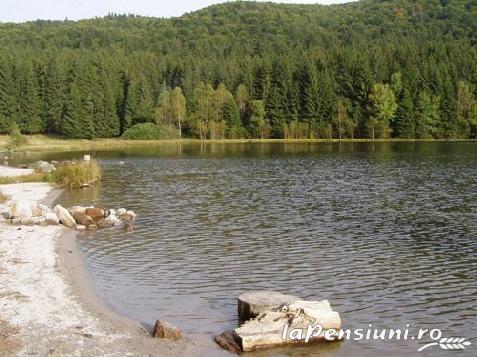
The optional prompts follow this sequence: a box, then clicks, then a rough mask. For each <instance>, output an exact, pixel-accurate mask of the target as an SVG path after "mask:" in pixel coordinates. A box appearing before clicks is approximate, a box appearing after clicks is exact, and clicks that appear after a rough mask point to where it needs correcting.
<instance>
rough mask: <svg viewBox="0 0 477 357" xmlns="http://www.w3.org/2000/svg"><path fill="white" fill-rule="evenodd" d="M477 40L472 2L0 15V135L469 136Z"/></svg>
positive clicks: (473, 126)
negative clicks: (86, 16) (167, 14)
mask: <svg viewBox="0 0 477 357" xmlns="http://www.w3.org/2000/svg"><path fill="white" fill-rule="evenodd" d="M476 46H477V0H391V1H370V0H365V1H360V2H357V3H350V4H345V5H333V6H321V5H285V4H273V3H255V2H234V3H226V4H222V5H215V6H211V7H209V8H206V9H204V10H201V11H198V12H194V13H190V14H186V15H184V16H182V17H180V18H173V19H158V18H146V17H137V16H120V15H110V16H107V17H105V18H97V19H91V20H83V21H79V22H72V21H67V20H65V21H61V22H60V21H36V22H29V23H24V24H0V133H6V132H8V130H9V128H10V127H11V125H12V123H17V124H18V125H19V126H20V128H21V130H22V132H23V133H27V134H33V133H52V134H53V133H54V134H60V135H65V136H67V137H72V138H95V137H115V136H119V135H121V134H122V133H123V132H124V131H126V130H127V129H128V128H130V127H131V126H133V125H135V124H138V123H143V122H155V123H157V124H159V125H160V127H161V130H164V132H165V133H167V135H169V136H179V133H180V132H181V133H182V135H183V136H188V137H198V138H203V139H205V138H207V139H209V138H211V139H218V138H226V137H228V138H241V137H250V138H260V137H274V138H282V137H285V138H305V137H324V138H329V137H334V138H340V137H342V138H348V137H363V138H372V137H398V138H475V137H476V135H477V101H476V98H477V49H476ZM179 129H180V130H179Z"/></svg>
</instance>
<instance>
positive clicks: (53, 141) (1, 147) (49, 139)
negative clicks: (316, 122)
mask: <svg viewBox="0 0 477 357" xmlns="http://www.w3.org/2000/svg"><path fill="white" fill-rule="evenodd" d="M25 137H26V138H27V144H25V145H22V146H20V147H17V148H15V151H29V150H37V151H57V150H62V151H79V150H108V149H121V148H125V147H141V146H167V145H181V144H183V145H201V144H202V145H208V144H219V145H221V144H274V143H276V144H305V143H310V144H313V143H325V144H326V143H399V142H476V141H477V139H374V140H373V139H220V140H210V139H208V140H200V139H181V140H179V139H173V140H124V139H121V138H112V139H93V140H86V139H64V138H58V137H53V136H45V135H30V136H25ZM8 144H9V137H8V136H7V135H0V152H2V151H4V152H7V151H8Z"/></svg>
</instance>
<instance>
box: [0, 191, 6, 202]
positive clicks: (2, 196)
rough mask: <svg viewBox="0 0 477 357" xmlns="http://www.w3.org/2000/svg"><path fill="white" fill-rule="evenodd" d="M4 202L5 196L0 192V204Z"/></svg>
mask: <svg viewBox="0 0 477 357" xmlns="http://www.w3.org/2000/svg"><path fill="white" fill-rule="evenodd" d="M6 200H7V196H5V195H4V194H2V193H1V192H0V203H3V202H5V201H6Z"/></svg>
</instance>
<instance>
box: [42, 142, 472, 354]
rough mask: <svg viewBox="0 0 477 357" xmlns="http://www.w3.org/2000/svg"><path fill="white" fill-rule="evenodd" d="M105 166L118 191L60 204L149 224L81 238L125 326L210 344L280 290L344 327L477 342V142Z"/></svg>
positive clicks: (151, 152) (130, 160)
mask: <svg viewBox="0 0 477 357" xmlns="http://www.w3.org/2000/svg"><path fill="white" fill-rule="evenodd" d="M94 154H95V155H96V157H97V158H98V159H99V160H100V163H101V165H102V167H103V169H104V182H103V183H102V184H101V185H100V186H97V187H95V188H91V189H87V190H83V191H75V192H69V193H66V194H65V195H64V196H63V198H62V202H63V203H65V204H78V203H80V204H81V203H84V204H93V205H100V206H105V207H116V208H119V207H122V206H125V207H127V208H129V209H133V210H134V211H136V212H137V214H138V219H137V224H136V229H135V230H134V232H132V233H124V232H122V231H118V230H105V231H100V232H98V233H95V234H90V235H84V236H81V237H80V238H79V242H80V247H81V250H82V253H83V255H84V259H85V261H86V265H87V268H88V271H89V272H90V274H91V277H92V279H93V283H94V286H95V288H96V290H97V292H98V294H99V296H100V297H101V298H102V299H104V301H105V302H106V303H107V304H109V305H110V306H111V307H112V308H114V309H116V310H118V311H119V312H121V313H123V314H125V315H127V316H130V317H133V318H135V319H139V320H141V321H143V322H144V323H146V324H152V323H153V322H154V321H155V320H156V319H159V318H161V319H165V320H168V321H170V322H172V323H173V324H175V325H177V326H179V327H180V328H182V329H183V330H185V331H187V332H191V333H207V334H210V335H212V334H217V333H220V332H222V331H224V330H226V329H231V328H234V327H235V326H236V324H237V321H236V315H237V312H236V311H237V304H236V298H237V296H238V295H239V294H240V293H242V292H244V291H247V290H253V289H273V290H278V291H282V292H285V293H292V294H296V295H299V296H301V297H302V298H305V299H320V300H321V299H328V300H329V301H330V302H331V304H332V307H333V308H334V309H335V310H337V311H339V312H340V315H341V317H342V321H343V326H344V327H346V328H368V325H369V324H372V327H373V328H374V327H376V328H402V329H404V328H406V324H410V329H411V330H413V329H418V328H424V329H432V328H440V329H442V330H443V336H445V337H449V336H463V337H464V336H465V337H467V338H469V339H471V340H472V339H475V338H476V337H477V279H476V277H477V254H476V253H477V241H476V238H477V144H476V143H375V144H364V143H361V144H240V145H239V144H237V145H232V144H228V145H203V146H199V145H189V146H182V147H179V146H161V147H153V148H147V149H145V148H133V149H131V148H130V149H124V150H119V151H104V152H96V153H94ZM42 155H43V157H44V158H46V159H52V158H59V157H75V156H76V157H79V155H78V154H75V153H69V154H57V153H52V154H42ZM476 343H477V342H476ZM417 348H419V343H418V342H417V341H398V342H388V341H386V342H382V341H379V342H376V341H371V342H369V341H368V342H360V343H355V342H345V343H343V344H341V345H340V344H333V345H332V346H327V347H322V346H321V347H320V346H318V347H307V348H299V349H294V350H286V349H285V350H280V351H278V352H277V351H275V352H265V353H264V354H263V355H269V354H274V353H275V354H277V353H278V354H280V355H294V356H295V355H296V356H314V355H320V356H323V355H325V356H328V355H329V356H338V355H348V356H349V355H361V356H371V355H374V356H381V355H388V356H390V355H393V356H401V355H402V356H405V355H419V353H417V352H416V351H417ZM476 348H477V346H471V350H473V351H474V352H475V349H476ZM466 352H467V353H469V352H468V351H466ZM429 353H430V354H431V355H447V354H448V353H449V352H447V351H443V350H440V349H439V348H437V347H433V348H430V349H429ZM460 355H462V354H460ZM469 355H472V354H469Z"/></svg>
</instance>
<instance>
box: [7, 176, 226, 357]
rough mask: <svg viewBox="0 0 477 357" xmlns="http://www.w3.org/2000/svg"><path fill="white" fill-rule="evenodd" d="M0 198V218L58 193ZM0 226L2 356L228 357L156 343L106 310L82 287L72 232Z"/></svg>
mask: <svg viewBox="0 0 477 357" xmlns="http://www.w3.org/2000/svg"><path fill="white" fill-rule="evenodd" d="M0 171H1V172H2V173H5V172H6V171H4V170H3V167H2V168H0ZM25 173H27V172H26V171H21V169H20V170H19V169H15V170H14V171H12V170H9V171H8V174H9V176H11V175H12V174H25ZM5 176H6V175H5ZM0 191H1V192H2V194H3V195H5V196H6V197H7V201H6V202H3V203H1V204H0V212H3V211H6V210H7V209H8V206H9V202H10V201H12V200H15V199H18V198H20V197H21V198H22V199H25V198H27V199H28V200H29V201H31V202H32V203H34V202H42V203H45V204H49V205H51V204H52V202H53V201H54V200H55V199H56V198H57V197H58V195H59V193H60V192H59V191H58V190H55V189H53V187H51V186H50V185H49V184H46V183H21V184H11V185H0ZM0 219H1V220H2V221H0V279H1V281H2V284H1V285H0V356H12V355H16V356H26V355H33V356H36V355H40V356H205V355H207V356H223V355H228V353H225V352H224V351H222V350H219V349H218V348H217V346H216V345H215V343H214V342H213V341H212V339H211V338H210V337H207V336H196V335H194V336H191V335H185V336H184V337H183V339H182V340H180V341H178V342H171V341H165V340H158V339H154V338H152V337H151V336H150V333H149V332H148V331H146V329H145V328H143V327H142V326H141V324H139V323H138V322H135V321H132V320H129V319H127V318H124V317H122V316H120V315H118V314H116V313H114V312H113V311H111V310H109V309H108V308H107V307H105V306H104V305H103V304H102V303H101V301H100V300H99V299H98V298H97V297H96V296H95V294H94V291H93V290H92V288H91V286H90V284H89V282H88V279H87V276H86V273H85V270H84V267H83V266H82V260H81V256H80V254H79V251H78V250H77V249H76V242H75V234H74V232H73V231H71V230H68V229H67V228H64V227H63V226H48V227H40V226H31V227H30V226H28V227H27V226H14V225H11V224H9V223H8V222H5V221H4V220H3V218H0ZM157 318H158V319H159V318H160V317H159V316H158V317H157ZM151 323H154V321H151Z"/></svg>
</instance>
